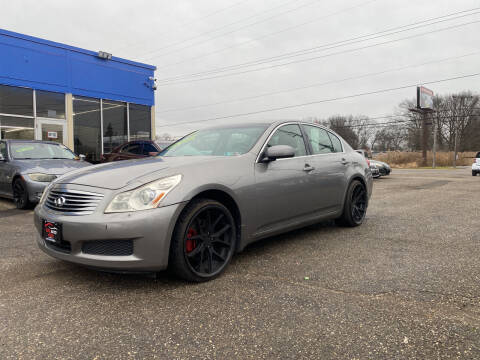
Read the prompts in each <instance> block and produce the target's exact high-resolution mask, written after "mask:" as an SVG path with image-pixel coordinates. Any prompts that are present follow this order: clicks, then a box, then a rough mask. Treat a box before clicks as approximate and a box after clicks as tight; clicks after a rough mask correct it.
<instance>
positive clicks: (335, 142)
mask: <svg viewBox="0 0 480 360" xmlns="http://www.w3.org/2000/svg"><path fill="white" fill-rule="evenodd" d="M328 136H329V137H330V140H331V141H332V145H333V151H335V152H343V147H342V142H341V141H340V139H339V138H338V137H337V136H336V135H333V134H332V133H331V132H329V133H328Z"/></svg>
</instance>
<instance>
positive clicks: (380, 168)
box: [355, 149, 392, 178]
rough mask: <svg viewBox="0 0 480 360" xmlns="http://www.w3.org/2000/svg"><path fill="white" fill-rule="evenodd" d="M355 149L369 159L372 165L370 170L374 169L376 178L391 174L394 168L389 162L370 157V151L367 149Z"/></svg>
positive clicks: (369, 163)
mask: <svg viewBox="0 0 480 360" xmlns="http://www.w3.org/2000/svg"><path fill="white" fill-rule="evenodd" d="M355 151H356V152H357V153H359V154H361V155H363V156H364V157H365V159H367V162H368V165H369V166H370V170H371V171H372V175H373V177H374V178H379V177H380V176H387V175H390V173H391V172H392V168H391V167H390V165H388V164H387V163H385V162H383V161H378V160H373V159H370V156H369V155H368V152H367V151H366V150H363V149H359V150H355Z"/></svg>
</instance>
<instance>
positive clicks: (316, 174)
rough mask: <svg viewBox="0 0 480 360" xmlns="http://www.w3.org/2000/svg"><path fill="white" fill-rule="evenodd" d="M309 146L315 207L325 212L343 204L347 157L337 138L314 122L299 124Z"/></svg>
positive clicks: (336, 208) (333, 210)
mask: <svg viewBox="0 0 480 360" xmlns="http://www.w3.org/2000/svg"><path fill="white" fill-rule="evenodd" d="M302 127H303V130H304V131H305V135H306V138H307V142H308V146H309V147H310V151H311V155H310V156H309V157H308V158H307V162H308V163H309V164H310V165H311V166H312V167H313V170H312V171H311V174H310V175H311V176H310V178H309V180H310V186H311V192H310V193H311V198H312V205H313V207H314V211H316V212H321V213H324V214H328V213H330V212H336V211H338V210H339V209H341V208H342V206H343V195H344V193H345V188H346V186H347V181H346V175H345V173H346V170H347V166H348V162H347V158H346V157H345V153H344V152H343V148H342V144H341V142H340V139H338V137H337V136H335V135H334V134H333V133H330V132H329V131H327V130H325V129H323V128H321V127H318V126H313V125H306V124H304V125H302Z"/></svg>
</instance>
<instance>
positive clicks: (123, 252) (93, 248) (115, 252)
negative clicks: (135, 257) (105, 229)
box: [82, 240, 133, 256]
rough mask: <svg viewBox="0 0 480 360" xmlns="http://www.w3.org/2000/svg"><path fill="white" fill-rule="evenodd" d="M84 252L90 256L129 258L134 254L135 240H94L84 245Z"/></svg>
mask: <svg viewBox="0 0 480 360" xmlns="http://www.w3.org/2000/svg"><path fill="white" fill-rule="evenodd" d="M82 252H83V253H84V254H90V255H105V256H127V255H132V254H133V240H94V241H85V242H84V243H83V244H82Z"/></svg>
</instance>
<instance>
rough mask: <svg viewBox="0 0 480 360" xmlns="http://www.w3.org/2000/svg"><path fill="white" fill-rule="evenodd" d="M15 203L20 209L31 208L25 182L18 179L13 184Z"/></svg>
mask: <svg viewBox="0 0 480 360" xmlns="http://www.w3.org/2000/svg"><path fill="white" fill-rule="evenodd" d="M12 186H13V202H14V203H15V206H16V207H17V208H18V209H27V208H28V207H29V206H30V202H29V201H28V192H27V186H26V184H25V182H24V181H23V180H22V179H20V178H18V179H15V181H14V182H13V185H12Z"/></svg>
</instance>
